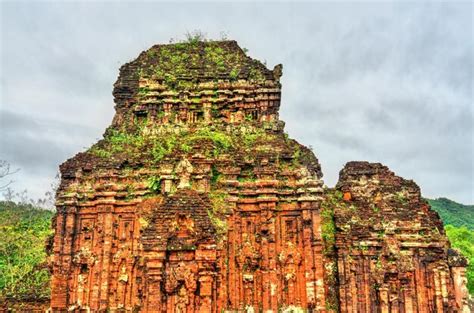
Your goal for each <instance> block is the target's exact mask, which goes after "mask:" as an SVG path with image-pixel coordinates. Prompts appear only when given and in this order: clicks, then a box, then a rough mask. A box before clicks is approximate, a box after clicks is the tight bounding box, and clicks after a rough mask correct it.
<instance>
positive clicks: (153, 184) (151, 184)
mask: <svg viewBox="0 0 474 313" xmlns="http://www.w3.org/2000/svg"><path fill="white" fill-rule="evenodd" d="M147 186H148V189H150V190H151V191H153V192H160V191H161V179H160V178H159V177H155V176H152V177H150V178H149V179H148V184H147Z"/></svg>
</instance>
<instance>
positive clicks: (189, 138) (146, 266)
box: [51, 41, 467, 312]
mask: <svg viewBox="0 0 474 313" xmlns="http://www.w3.org/2000/svg"><path fill="white" fill-rule="evenodd" d="M281 75H282V67H281V65H278V66H276V67H275V68H274V69H273V70H269V69H267V68H266V66H265V65H263V64H262V63H261V62H259V61H257V60H254V59H251V58H250V57H248V56H247V55H246V54H245V52H244V51H243V50H242V49H241V48H240V47H239V46H238V45H237V43H236V42H235V41H207V42H199V41H190V42H184V43H176V44H169V45H156V46H153V47H152V48H150V49H149V50H147V51H145V52H142V53H141V54H140V55H139V57H138V58H137V59H136V60H134V61H132V62H130V63H127V64H125V65H124V66H122V68H121V69H120V75H119V78H118V80H117V82H116V83H115V85H114V91H113V94H114V98H115V100H114V101H115V110H116V114H115V117H114V119H113V122H112V125H111V126H110V127H109V128H108V129H107V130H106V132H105V134H104V138H103V139H102V140H100V141H99V142H98V143H96V144H95V145H93V146H92V147H91V148H90V149H88V150H87V151H86V152H82V153H79V154H77V155H76V156H75V157H73V158H71V159H69V160H68V161H66V162H65V163H64V164H62V165H61V178H62V180H61V186H60V189H59V192H58V195H57V214H56V217H55V221H54V225H55V236H54V247H53V255H52V269H53V277H52V299H51V308H52V311H53V312H63V311H75V312H83V311H84V312H89V311H92V312H105V311H110V312H223V311H225V312H279V311H284V312H336V311H342V312H355V311H357V312H456V311H458V310H462V308H463V306H464V304H465V302H466V301H467V300H466V299H467V293H466V290H465V281H464V285H463V280H465V272H464V271H465V266H466V264H465V260H464V259H463V258H462V257H461V256H458V255H457V254H456V252H455V251H454V250H450V249H449V242H448V241H447V239H446V236H445V235H444V231H443V228H442V224H440V221H439V217H438V216H437V215H436V214H435V213H433V212H432V211H431V210H430V208H429V207H428V206H427V205H426V203H424V201H423V200H422V199H421V198H420V193H419V189H418V187H417V186H416V185H414V183H412V182H407V181H405V180H403V179H401V178H399V177H396V176H394V174H393V173H391V172H390V171H389V170H388V169H386V168H385V167H383V166H381V165H377V164H368V163H367V164H366V163H363V162H362V163H360V162H359V163H357V162H353V163H349V164H348V166H346V168H345V169H344V170H343V171H342V172H341V180H340V182H339V184H338V186H336V188H335V189H323V183H322V180H321V178H322V173H321V168H320V165H319V162H318V160H317V159H316V157H315V156H314V154H313V152H312V151H311V150H309V149H308V148H306V147H305V146H303V145H301V144H299V143H297V142H296V141H294V140H292V139H290V138H288V136H287V135H286V134H285V133H284V131H283V128H284V123H283V122H282V121H280V120H279V114H278V111H279V107H280V95H281V85H280V81H279V80H280V77H281ZM364 188H366V189H364ZM398 193H400V194H398ZM395 195H396V196H395ZM374 207H376V209H374ZM366 217H370V218H371V219H370V222H368V220H367V219H366ZM353 218H355V219H356V220H358V221H359V222H354V219H353ZM387 223H389V224H387ZM374 227H376V230H374ZM377 227H378V228H377ZM382 231H383V233H382ZM381 233H382V235H380V234H381ZM420 234H422V236H421V235H420ZM410 236H411V237H410ZM421 237H423V238H424V239H423V240H421V239H420V238H421ZM407 238H408V239H407ZM432 249H435V250H432ZM427 251H428V252H427ZM433 251H434V252H433ZM400 255H403V258H398V257H399V256H400ZM394 260H395V261H394ZM375 269H377V270H378V271H377V272H376V271H375ZM371 272H373V273H375V274H374V275H372V274H371ZM420 284H421V285H420ZM404 286H406V288H405V287H404ZM417 286H418V287H417Z"/></svg>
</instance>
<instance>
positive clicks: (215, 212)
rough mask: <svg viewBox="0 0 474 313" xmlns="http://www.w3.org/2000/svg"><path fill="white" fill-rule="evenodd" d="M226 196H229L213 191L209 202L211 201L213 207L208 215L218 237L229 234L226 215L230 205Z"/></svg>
mask: <svg viewBox="0 0 474 313" xmlns="http://www.w3.org/2000/svg"><path fill="white" fill-rule="evenodd" d="M226 196H227V194H226V193H225V192H222V191H211V192H210V193H209V200H210V201H211V204H212V207H211V209H210V210H208V215H209V218H210V219H211V223H212V224H213V225H214V228H215V230H216V232H217V234H218V235H224V234H226V233H227V221H226V218H225V213H226V211H227V208H228V204H227V202H226V201H225V198H226Z"/></svg>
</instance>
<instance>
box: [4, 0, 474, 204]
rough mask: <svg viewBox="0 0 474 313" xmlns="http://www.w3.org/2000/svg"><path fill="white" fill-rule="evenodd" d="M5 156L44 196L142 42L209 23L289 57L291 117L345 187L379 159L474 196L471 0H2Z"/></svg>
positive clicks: (95, 132) (451, 192)
mask: <svg viewBox="0 0 474 313" xmlns="http://www.w3.org/2000/svg"><path fill="white" fill-rule="evenodd" d="M0 6H1V31H0V34H1V49H0V51H1V68H0V74H1V78H0V81H1V85H0V93H1V100H0V159H3V160H7V161H9V162H10V163H11V164H12V166H13V167H15V168H20V169H21V170H20V171H19V172H18V173H17V174H16V175H15V177H14V179H15V183H14V184H13V185H12V187H13V188H14V189H16V190H23V189H25V188H26V189H28V191H29V192H30V194H31V196H33V197H40V196H42V194H43V193H44V192H45V191H47V189H48V186H49V185H50V182H51V181H52V180H53V178H54V176H55V174H56V172H57V169H58V165H59V164H60V163H62V162H63V161H64V160H66V159H67V158H69V157H71V156H73V155H74V154H75V153H77V152H79V151H81V150H84V149H85V148H87V147H89V146H90V145H91V144H92V143H94V142H95V141H96V140H97V139H98V138H100V137H101V136H102V133H103V131H104V130H105V128H106V127H107V125H109V123H110V122H111V119H112V117H113V114H114V111H113V98H112V94H111V92H112V84H113V83H114V81H115V79H116V77H117V74H118V68H119V67H120V65H121V64H123V63H125V62H127V61H130V60H132V59H134V58H135V57H136V56H137V55H138V54H139V53H140V52H141V51H142V50H144V49H147V48H148V47H150V46H152V45H153V44H155V43H166V42H168V41H169V39H170V38H183V37H184V34H185V33H186V32H187V31H193V30H196V29H199V30H201V31H202V32H204V33H206V34H207V37H208V38H215V39H218V38H220V36H221V33H222V32H224V33H226V34H227V37H228V38H230V39H235V40H237V41H238V42H239V44H240V45H241V46H242V47H245V48H247V49H249V54H250V55H251V56H252V57H254V58H258V59H260V60H266V62H267V64H268V65H269V67H271V68H272V67H273V66H274V65H275V64H278V63H283V66H284V67H283V70H284V75H283V77H282V83H283V95H282V97H283V101H282V106H281V119H283V120H284V121H286V130H287V131H288V133H289V134H290V136H291V137H293V138H296V139H298V140H299V141H300V142H301V143H303V144H305V145H310V146H312V147H313V148H314V151H315V153H316V155H317V157H318V158H319V160H320V162H321V164H322V167H323V171H324V175H325V176H324V180H325V183H326V184H327V185H329V186H332V185H334V184H335V182H336V181H337V177H338V173H339V170H340V169H341V168H342V167H343V165H344V164H345V163H346V162H347V161H350V160H369V161H378V162H381V163H383V164H385V165H387V166H389V167H390V168H391V169H392V170H393V171H395V172H396V173H397V174H398V175H400V176H403V177H405V178H410V179H414V180H415V181H416V182H417V183H418V184H419V185H420V186H421V188H422V192H423V195H424V196H427V197H441V196H446V197H449V198H452V199H454V200H456V201H459V202H463V203H469V204H472V203H474V199H473V190H474V185H473V184H474V183H473V181H474V177H473V176H474V173H473V171H474V170H473V168H474V163H473V162H474V161H473V145H474V143H473V136H474V127H473V95H472V89H473V72H472V71H473V30H472V27H473V25H472V23H473V20H472V18H473V5H472V3H470V2H458V3H454V2H452V1H450V2H426V1H424V2H398V3H394V2H370V3H367V2H365V3H362V2H313V3H310V2H307V3H303V2H300V3H294V4H291V3H285V2H278V3H271V2H266V3H260V4H255V3H251V2H246V3H242V2H240V3H239V2H226V3H220V4H219V3H210V2H208V3H187V4H184V3H179V4H167V3H158V2H150V1H147V2H132V1H130V2H111V1H104V2H99V1H88V2H59V1H56V2H5V1H3V2H1V4H0Z"/></svg>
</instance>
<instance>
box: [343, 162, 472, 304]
mask: <svg viewBox="0 0 474 313" xmlns="http://www.w3.org/2000/svg"><path fill="white" fill-rule="evenodd" d="M336 189H337V191H338V192H339V193H337V192H336V196H339V197H340V198H341V199H340V200H339V205H337V206H335V212H334V216H335V223H336V249H337V259H338V272H339V294H340V304H341V312H352V311H354V310H357V312H459V311H462V310H463V309H464V310H467V290H466V289H465V285H464V286H463V285H462V283H460V281H464V284H465V273H464V270H463V269H464V267H465V266H466V263H465V260H463V259H462V258H460V257H456V256H457V253H456V251H454V250H451V249H450V246H449V242H448V239H447V237H446V235H445V233H444V229H443V225H442V222H441V220H440V218H439V216H438V214H437V213H436V212H435V211H433V210H431V209H430V207H429V205H428V204H427V202H426V201H425V200H423V199H422V198H421V194H420V189H419V187H418V186H417V185H416V184H415V183H414V182H413V181H409V180H405V179H403V178H401V177H398V176H396V175H394V173H392V172H391V171H390V170H389V169H388V168H387V167H385V166H383V165H381V164H379V163H368V162H349V163H348V164H347V165H346V166H345V167H344V169H343V170H342V171H341V173H340V179H339V182H338V184H337V187H336ZM462 288H464V290H461V289H462ZM463 306H464V308H463Z"/></svg>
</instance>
